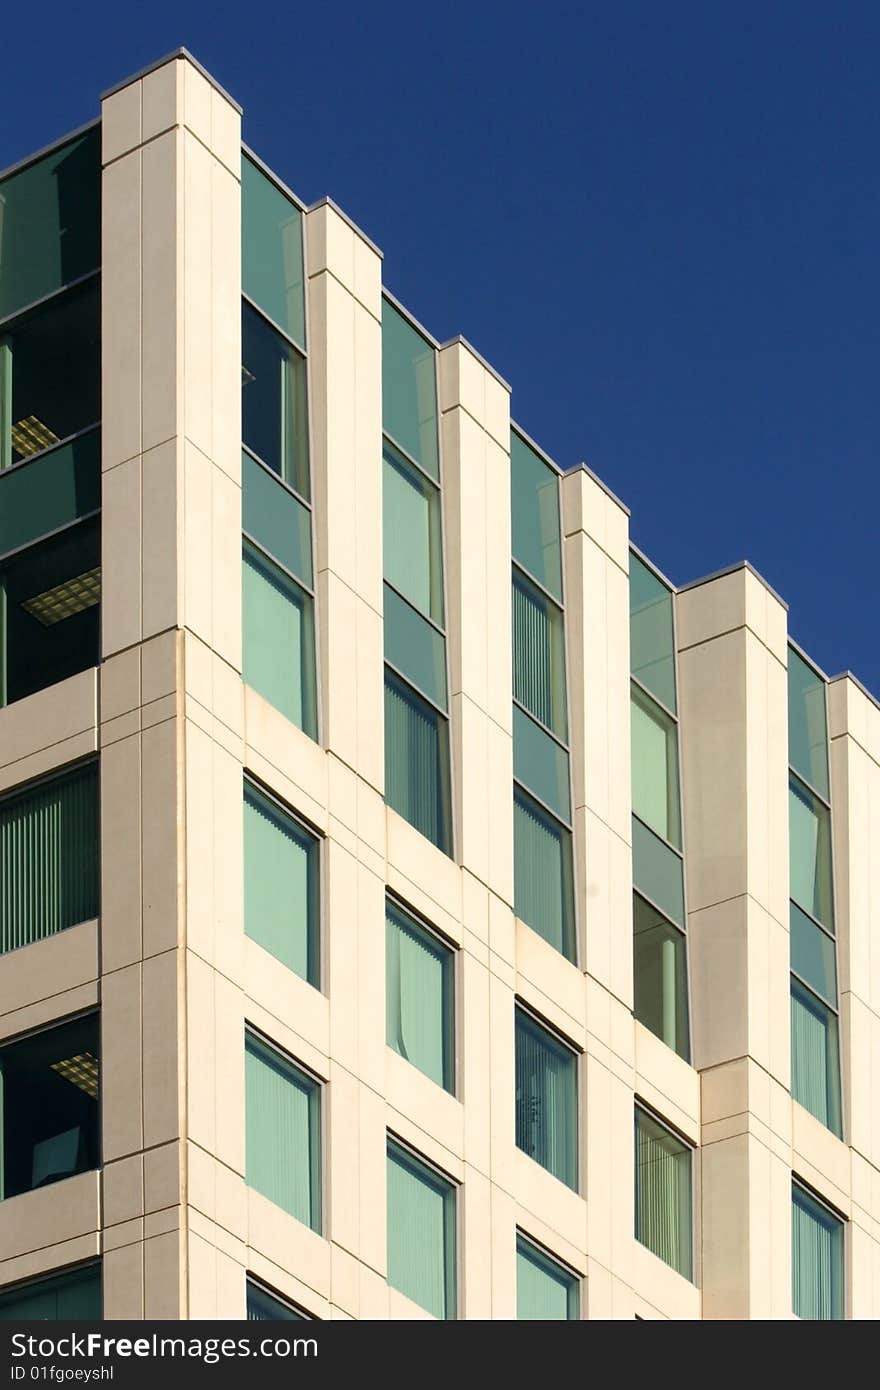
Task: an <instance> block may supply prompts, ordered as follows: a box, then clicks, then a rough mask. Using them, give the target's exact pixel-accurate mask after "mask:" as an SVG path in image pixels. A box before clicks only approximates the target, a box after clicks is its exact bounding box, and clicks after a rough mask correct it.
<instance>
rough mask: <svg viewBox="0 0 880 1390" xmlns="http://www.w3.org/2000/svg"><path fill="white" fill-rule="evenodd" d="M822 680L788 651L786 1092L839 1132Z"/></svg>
mask: <svg viewBox="0 0 880 1390" xmlns="http://www.w3.org/2000/svg"><path fill="white" fill-rule="evenodd" d="M826 710H827V705H826V687H825V681H824V679H823V677H822V676H820V675H819V674H818V672H817V671H815V670H814V668H813V667H812V666H810V665H809V664H808V662H806V661H805V660H804V658H803V657H802V656H801V655H800V653H799V652H798V651H796V650H795V648H794V647H793V646H789V649H788V756H789V798H788V807H789V826H788V829H789V893H790V901H789V913H790V926H791V933H790V944H791V1093H792V1095H793V1097H794V1099H795V1100H797V1101H799V1102H800V1104H801V1105H803V1106H804V1107H805V1108H806V1109H807V1110H809V1111H810V1113H811V1114H812V1115H815V1116H816V1119H817V1120H821V1121H822V1123H823V1124H824V1125H827V1127H828V1128H829V1129H830V1130H831V1131H832V1132H833V1133H834V1134H838V1135H839V1134H840V1133H841V1103H840V1029H839V1024H838V1015H839V1002H838V992H837V940H836V935H835V925H834V872H833V862H832V851H831V785H830V781H829V775H828V720H827V712H826Z"/></svg>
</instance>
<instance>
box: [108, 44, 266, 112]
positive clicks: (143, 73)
mask: <svg viewBox="0 0 880 1390" xmlns="http://www.w3.org/2000/svg"><path fill="white" fill-rule="evenodd" d="M178 58H180V59H183V60H185V61H186V62H187V63H192V65H193V67H194V68H195V69H196V70H197V71H198V72H200V73H201V74H202V77H204V78H205V80H206V81H207V82H210V84H211V86H212V87H213V88H214V89H215V90H216V91H218V92H219V93H220V95H221V96H222V97H224V98H225V99H226V101H228V102H229V105H230V106H231V107H233V108H234V109H235V110H236V111H237V112H238V114H239V116H241V115H242V114H243V113H242V109H241V107H240V106H239V104H238V102H237V101H236V100H235V97H231V96H230V95H229V93H228V92H227V90H226V88H225V87H222V86H221V85H220V83H219V82H218V81H217V79H216V77H214V76H213V75H212V74H211V73H210V72H208V69H207V68H206V67H203V65H202V64H201V63H200V62H199V60H198V58H194V57H193V55H192V54H191V53H190V51H189V49H188V48H175V49H174V51H173V52H172V53H166V54H165V57H164V58H157V59H156V61H155V63H148V64H147V66H146V67H145V68H141V69H140V71H139V72H133V73H132V74H131V76H130V77H124V78H123V79H122V81H121V82H115V83H114V84H113V86H112V87H108V88H107V90H106V91H105V92H102V93H101V101H106V99H107V97H112V96H115V94H116V93H117V92H121V91H122V89H123V88H124V87H130V86H131V84H132V82H140V81H141V79H142V78H144V77H148V76H149V74H150V73H151V72H155V71H156V70H157V68H164V66H165V64H166V63H173V62H174V61H175V60H176V59H178Z"/></svg>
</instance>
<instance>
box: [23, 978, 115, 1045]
mask: <svg viewBox="0 0 880 1390" xmlns="http://www.w3.org/2000/svg"><path fill="white" fill-rule="evenodd" d="M98 992H99V985H98V981H97V980H94V981H92V983H91V984H88V985H79V986H78V987H77V988H76V989H68V990H65V991H64V993H63V994H53V995H52V997H51V998H49V999H41V1000H40V1001H39V1003H36V1004H29V1005H27V1006H26V1007H25V1008H23V1009H13V1010H12V1011H11V1012H9V1013H6V1014H0V1038H2V1039H3V1040H4V1041H5V1040H6V1039H8V1038H17V1037H20V1036H21V1035H22V1034H23V1033H29V1032H30V1031H31V1030H32V1029H34V1028H42V1027H44V1025H45V1024H47V1023H55V1022H59V1021H61V1020H63V1019H66V1018H70V1017H71V1016H72V1015H73V1014H78V1013H82V1012H84V1011H85V1010H87V1009H93V1008H95V1006H96V1005H97V1004H98V1002H99V1001H98Z"/></svg>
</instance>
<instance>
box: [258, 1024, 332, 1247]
mask: <svg viewBox="0 0 880 1390" xmlns="http://www.w3.org/2000/svg"><path fill="white" fill-rule="evenodd" d="M245 1129H246V1146H245V1147H246V1156H245V1178H246V1181H247V1182H248V1184H249V1186H250V1187H253V1188H256V1190H257V1192H262V1194H263V1196H264V1197H268V1198H269V1201H270V1202H275V1204H276V1205H277V1206H279V1207H282V1208H283V1209H284V1211H286V1212H289V1213H290V1215H291V1216H295V1217H296V1219H297V1221H302V1222H303V1224H304V1225H306V1226H311V1228H312V1230H313V1231H320V1229H321V1087H320V1085H319V1084H318V1082H317V1081H314V1080H313V1079H312V1078H311V1077H310V1076H306V1074H305V1073H304V1072H302V1071H300V1069H299V1067H297V1066H294V1064H293V1062H290V1061H288V1060H287V1058H286V1057H282V1056H281V1054H280V1053H278V1052H276V1051H275V1050H274V1048H271V1047H267V1046H266V1044H265V1043H263V1042H261V1041H260V1040H259V1038H256V1037H254V1036H253V1035H252V1034H250V1033H248V1034H247V1037H246V1039H245Z"/></svg>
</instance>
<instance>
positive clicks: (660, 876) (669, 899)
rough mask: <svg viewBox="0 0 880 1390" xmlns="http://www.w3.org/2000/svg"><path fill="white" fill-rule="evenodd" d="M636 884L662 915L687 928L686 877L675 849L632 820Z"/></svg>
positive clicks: (634, 878) (634, 817)
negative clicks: (685, 914)
mask: <svg viewBox="0 0 880 1390" xmlns="http://www.w3.org/2000/svg"><path fill="white" fill-rule="evenodd" d="M632 832H633V847H632V849H633V883H634V884H635V885H636V887H637V888H640V889H641V891H642V892H643V893H644V894H645V895H646V896H647V897H648V898H650V899H651V901H652V902H654V903H656V904H657V906H658V907H659V908H660V910H661V911H662V912H664V913H665V914H666V916H667V917H670V918H671V919H672V921H673V922H677V923H678V925H679V926H680V927H683V926H684V877H683V871H682V863H681V859H680V858H679V856H678V855H677V854H676V853H675V850H674V849H670V848H669V846H668V845H667V844H664V842H663V841H662V840H661V839H659V838H658V837H657V836H656V835H655V834H654V833H653V831H651V830H649V829H648V827H647V826H646V825H643V823H642V822H641V821H640V820H639V818H638V816H633V818H632Z"/></svg>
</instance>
